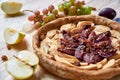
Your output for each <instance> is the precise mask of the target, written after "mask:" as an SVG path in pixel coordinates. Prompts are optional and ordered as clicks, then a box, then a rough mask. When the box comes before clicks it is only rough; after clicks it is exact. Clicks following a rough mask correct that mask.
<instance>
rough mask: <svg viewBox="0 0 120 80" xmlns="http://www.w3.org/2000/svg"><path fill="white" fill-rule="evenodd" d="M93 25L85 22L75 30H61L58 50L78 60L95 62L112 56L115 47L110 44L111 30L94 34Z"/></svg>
mask: <svg viewBox="0 0 120 80" xmlns="http://www.w3.org/2000/svg"><path fill="white" fill-rule="evenodd" d="M93 30H94V27H93V26H91V25H89V24H86V25H83V26H81V27H80V26H79V27H78V28H76V29H75V30H62V32H61V33H62V35H63V38H60V45H61V46H60V47H58V49H57V50H58V51H59V52H62V53H66V54H69V55H72V56H75V57H76V58H77V59H78V60H80V61H83V62H86V63H89V64H91V63H92V64H95V63H97V62H99V61H101V60H103V59H104V58H109V57H111V56H113V55H114V54H115V53H116V51H117V49H114V48H113V47H112V46H111V39H110V37H111V32H110V31H105V32H103V33H100V34H98V35H97V34H96V32H94V31H93Z"/></svg>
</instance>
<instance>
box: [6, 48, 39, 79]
mask: <svg viewBox="0 0 120 80" xmlns="http://www.w3.org/2000/svg"><path fill="white" fill-rule="evenodd" d="M38 63H39V59H38V57H37V56H36V55H35V54H34V53H32V52H30V51H28V50H23V51H20V52H18V56H14V57H12V58H10V59H9V60H8V61H7V62H6V70H7V71H8V72H9V73H10V75H12V76H13V77H14V78H15V79H27V78H29V77H31V76H32V75H33V73H34V71H35V69H36V66H37V64H38Z"/></svg>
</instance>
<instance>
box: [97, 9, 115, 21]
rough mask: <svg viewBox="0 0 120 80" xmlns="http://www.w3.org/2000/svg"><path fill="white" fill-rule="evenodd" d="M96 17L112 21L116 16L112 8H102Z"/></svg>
mask: <svg viewBox="0 0 120 80" xmlns="http://www.w3.org/2000/svg"><path fill="white" fill-rule="evenodd" d="M98 15H99V16H103V17H106V18H109V19H113V18H114V17H115V16H116V11H115V10H114V9H112V8H103V9H102V10H101V11H100V12H99V14H98Z"/></svg>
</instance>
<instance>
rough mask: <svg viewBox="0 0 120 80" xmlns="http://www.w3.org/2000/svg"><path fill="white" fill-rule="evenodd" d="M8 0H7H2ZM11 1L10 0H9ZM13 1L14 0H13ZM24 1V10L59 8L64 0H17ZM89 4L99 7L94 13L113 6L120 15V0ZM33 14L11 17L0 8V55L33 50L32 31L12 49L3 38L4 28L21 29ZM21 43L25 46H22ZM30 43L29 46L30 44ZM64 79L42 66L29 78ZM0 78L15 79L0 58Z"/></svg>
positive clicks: (92, 0)
mask: <svg viewBox="0 0 120 80" xmlns="http://www.w3.org/2000/svg"><path fill="white" fill-rule="evenodd" d="M0 1H2V2H3V1H6V0H0ZM9 1H10V0H9ZM11 1H13V0H11ZM14 1H15V0H14ZM16 1H19V2H22V3H23V7H22V10H42V9H43V8H47V7H48V5H50V4H53V5H55V6H56V8H57V4H58V3H60V2H62V0H16ZM85 1H86V3H87V5H90V6H93V7H96V8H97V11H95V12H92V14H98V12H99V11H100V10H101V9H102V8H104V7H111V8H113V9H115V10H116V12H117V16H116V17H120V13H119V12H120V0H85ZM29 15H31V13H29V12H25V13H24V14H23V15H20V16H16V17H9V16H6V15H5V14H4V13H3V12H2V11H1V10H0V57H1V56H2V55H3V54H4V55H7V56H8V57H11V56H12V55H16V54H17V52H18V51H21V50H23V49H28V50H32V46H31V40H32V35H33V34H32V33H26V37H25V39H24V42H22V43H20V44H18V45H17V46H13V47H12V49H11V50H8V49H7V48H6V44H5V41H4V39H3V29H4V28H6V27H12V28H15V29H16V30H19V31H21V29H22V27H23V24H25V23H27V22H29V21H28V20H27V17H28V16H29ZM21 44H23V45H24V47H21ZM28 45H29V46H28ZM40 79H41V80H63V79H60V78H59V77H56V76H54V75H52V74H50V73H48V72H47V71H45V69H43V68H42V67H41V66H38V67H37V70H36V72H35V74H34V75H33V76H32V77H31V78H30V79H28V80H40ZM0 80H14V79H13V78H12V76H10V75H9V74H8V73H7V71H6V70H5V66H4V63H3V62H2V60H1V58H0ZM111 80H120V77H119V76H118V77H115V78H113V79H111Z"/></svg>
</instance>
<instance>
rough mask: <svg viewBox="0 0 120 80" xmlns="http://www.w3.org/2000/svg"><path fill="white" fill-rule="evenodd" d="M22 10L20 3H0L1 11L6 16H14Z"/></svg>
mask: <svg viewBox="0 0 120 80" xmlns="http://www.w3.org/2000/svg"><path fill="white" fill-rule="evenodd" d="M21 8H22V3H20V2H3V3H1V9H2V10H3V11H4V12H5V13H6V14H16V13H18V12H20V9H21Z"/></svg>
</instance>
